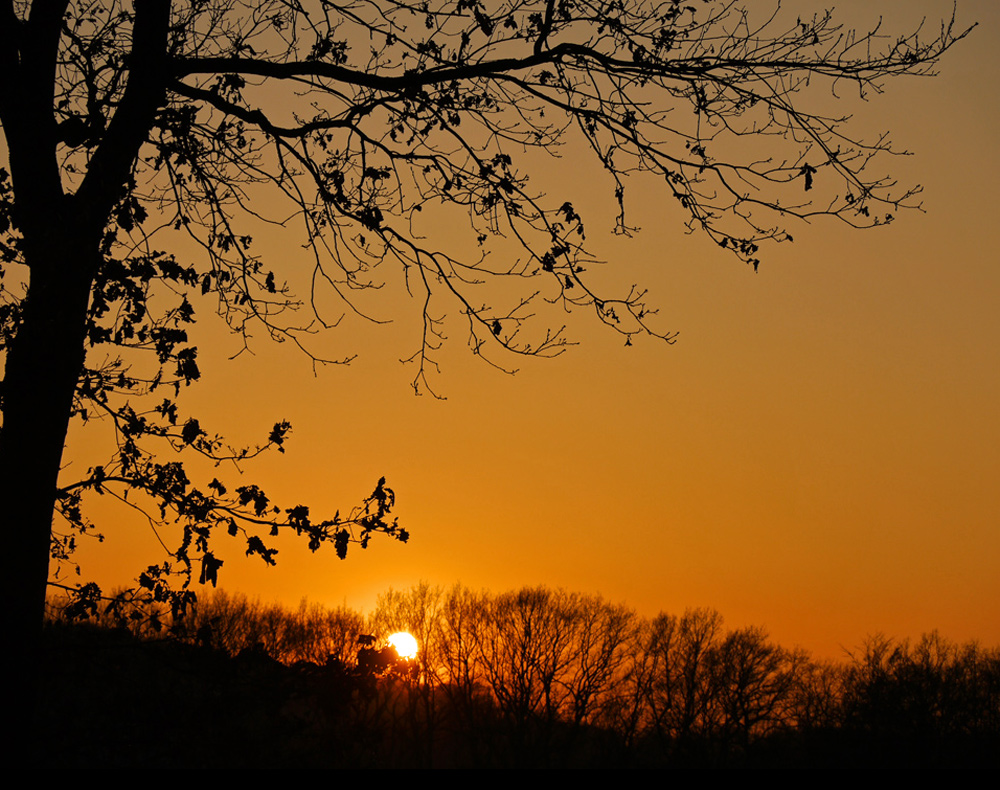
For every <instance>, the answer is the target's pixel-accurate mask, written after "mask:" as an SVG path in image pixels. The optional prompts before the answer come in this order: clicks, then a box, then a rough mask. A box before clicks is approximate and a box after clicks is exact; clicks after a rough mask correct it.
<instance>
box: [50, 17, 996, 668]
mask: <svg viewBox="0 0 1000 790" xmlns="http://www.w3.org/2000/svg"><path fill="white" fill-rule="evenodd" d="M825 5H826V4H825V3H822V2H818V1H817V0H800V2H794V3H790V4H789V5H788V7H790V8H792V9H793V10H794V11H795V12H798V11H799V8H800V7H801V13H802V14H803V15H806V14H810V15H811V13H813V12H815V11H818V10H820V9H822V8H823V7H825ZM836 5H837V7H838V9H842V10H843V11H844V12H845V13H846V14H847V15H848V17H849V18H851V19H854V18H857V19H859V20H864V19H871V17H872V12H870V11H868V12H867V14H866V12H865V9H866V8H868V7H870V6H877V8H878V9H880V10H881V11H882V12H884V13H885V14H886V25H887V27H888V29H891V30H897V29H898V30H899V31H900V32H902V30H903V29H904V28H910V27H913V26H914V24H915V23H917V22H919V20H920V18H921V17H922V16H924V15H926V16H927V17H928V18H929V23H930V24H932V25H933V24H935V22H934V20H935V19H938V18H940V17H941V16H943V15H948V14H950V11H951V2H947V1H945V0H896V1H895V2H889V1H887V0H881V1H880V2H879V3H877V4H872V3H867V2H865V3H862V2H858V1H857V0H855V1H854V2H847V3H837V4H836ZM958 20H959V23H964V24H971V23H972V22H979V27H978V29H977V30H976V31H974V32H973V34H972V35H971V36H970V37H969V38H968V39H967V40H966V41H964V42H962V43H961V44H960V45H959V46H958V47H957V48H956V49H955V50H953V51H952V52H951V53H950V54H949V56H947V57H946V58H945V59H944V61H943V62H942V64H941V66H940V76H938V77H937V78H934V79H904V80H901V81H890V82H888V83H887V85H886V87H887V91H886V93H885V94H884V95H882V96H873V97H871V100H870V101H869V102H868V103H867V104H862V103H860V102H858V101H856V100H853V101H850V100H848V101H845V103H844V105H843V107H842V111H843V112H853V113H856V118H855V120H856V122H857V128H858V129H859V130H862V131H864V132H867V133H869V134H874V133H878V132H881V131H886V130H888V131H890V132H891V136H892V139H893V140H894V141H895V142H896V143H897V145H898V146H899V147H900V148H902V149H906V150H909V151H911V152H912V153H913V156H911V157H908V158H900V159H897V160H894V161H893V162H891V163H888V165H891V167H892V172H893V174H894V175H895V176H897V177H898V178H899V179H900V181H902V182H911V183H912V182H915V183H920V184H922V185H923V187H924V193H923V195H922V200H923V207H924V211H925V213H919V212H916V211H911V212H903V213H902V214H901V215H900V216H899V218H898V220H897V221H896V222H894V223H893V224H891V225H890V226H888V227H886V228H877V229H874V230H870V231H852V230H850V229H848V228H846V227H845V226H843V225H842V224H840V223H837V222H836V221H834V220H829V221H817V222H815V223H813V224H811V225H805V224H801V223H800V224H793V225H790V226H789V227H788V230H789V232H791V234H792V235H793V236H794V237H795V242H794V244H790V245H789V244H785V245H780V246H776V247H773V248H769V249H767V250H765V255H764V260H763V263H762V265H761V267H760V271H759V273H758V274H756V275H755V274H754V273H753V271H752V269H750V268H749V267H747V266H744V265H742V264H740V263H739V262H738V261H736V260H735V258H733V257H732V256H730V255H728V254H727V253H725V252H724V251H722V250H720V249H719V248H718V247H716V246H715V245H713V244H712V243H711V242H710V241H708V240H707V239H706V238H703V237H700V236H697V235H695V236H687V235H685V234H684V232H683V231H684V228H683V225H682V222H681V217H680V215H679V214H678V212H677V211H676V210H675V209H674V206H673V205H672V203H673V201H670V203H668V202H667V201H666V200H664V199H663V198H662V196H661V195H660V194H659V193H658V192H657V190H656V185H654V184H649V183H644V182H637V183H635V184H633V185H632V186H631V187H630V189H631V192H632V197H631V205H630V210H631V211H632V214H631V220H632V222H633V224H635V225H638V226H640V227H641V228H642V230H641V232H640V233H638V234H636V235H635V237H634V238H631V239H627V238H622V237H615V236H613V235H612V233H611V230H612V224H613V218H614V217H613V214H612V213H611V212H612V209H613V200H612V187H611V186H609V185H607V184H606V182H604V181H602V180H601V178H600V174H599V173H598V171H597V170H596V169H595V170H594V171H593V172H592V173H590V172H589V171H586V170H585V169H583V168H584V165H582V164H581V163H579V162H576V161H566V160H564V161H563V163H562V166H557V165H547V166H546V168H545V169H544V170H543V171H542V172H539V174H538V176H537V179H536V180H537V183H538V185H539V187H540V188H545V189H546V191H548V192H550V193H551V194H553V195H561V194H563V193H564V192H565V191H566V190H571V191H574V192H575V191H576V190H579V195H578V196H577V197H575V198H574V199H575V201H576V202H577V204H578V205H577V207H578V209H583V210H584V211H585V214H584V216H585V219H586V220H587V228H588V241H590V242H591V247H592V248H593V250H594V252H595V253H596V254H597V256H598V257H600V258H603V259H605V260H607V261H609V262H610V263H609V265H608V267H607V270H608V273H609V276H612V275H613V276H614V277H615V278H617V279H615V280H614V281H615V282H620V283H622V284H624V285H625V286H627V285H628V284H630V283H631V282H633V281H638V282H640V283H641V284H642V285H644V286H646V287H647V288H648V289H649V292H650V296H651V301H652V302H654V303H655V304H656V305H657V306H658V307H659V308H660V314H659V319H660V321H661V322H662V323H661V326H662V327H663V328H664V329H665V330H676V331H679V332H680V335H679V338H678V342H677V344H676V345H673V346H667V345H666V344H663V343H658V342H656V341H653V340H642V341H639V342H636V343H635V344H634V345H633V346H632V347H631V348H625V347H623V343H622V339H621V338H620V337H619V336H617V335H613V334H611V333H608V332H606V331H602V330H601V327H598V326H594V325H593V322H591V321H589V320H587V318H588V317H587V316H584V315H582V314H581V315H571V316H568V317H564V316H563V315H561V314H558V313H554V314H553V317H552V321H553V322H554V323H557V324H559V323H562V322H563V321H564V320H565V321H567V323H568V324H569V327H570V331H571V334H572V337H573V338H574V339H576V340H579V341H580V345H579V346H576V347H574V348H572V349H571V350H570V351H569V352H568V353H566V354H565V355H563V356H561V357H559V358H558V359H554V360H548V361H546V360H509V363H510V364H511V365H516V366H517V367H519V368H520V370H519V372H518V373H517V375H515V376H508V375H504V374H502V373H500V372H498V371H496V370H494V369H493V368H490V367H488V366H486V365H484V364H482V362H480V361H478V360H476V359H474V358H472V356H471V355H470V354H469V353H468V351H467V350H466V348H465V332H464V331H463V327H462V324H461V321H460V320H459V317H458V316H454V318H455V320H454V321H453V322H452V323H450V324H449V337H450V341H451V342H450V344H449V345H448V346H447V347H446V349H445V351H444V353H443V354H442V355H441V362H442V373H441V375H440V376H439V377H437V378H436V379H435V385H436V386H437V389H438V390H439V392H440V393H441V394H443V395H445V396H446V398H447V399H446V400H437V399H435V398H433V397H430V396H427V395H425V396H423V397H415V396H414V394H413V390H412V389H411V388H410V387H409V382H410V380H411V379H412V377H413V375H414V371H413V368H412V367H408V366H404V365H401V364H400V363H399V359H400V358H401V357H407V356H409V355H410V354H411V353H412V352H413V351H414V350H415V348H416V343H417V342H418V334H417V333H418V331H419V315H420V314H419V305H418V304H417V303H415V302H412V301H407V300H405V299H402V298H398V294H396V293H395V292H393V290H392V286H390V288H389V293H388V295H387V296H386V298H385V302H383V303H380V302H377V301H376V302H372V304H377V305H379V316H380V317H385V318H390V317H392V318H394V319H395V322H394V323H392V324H389V325H372V324H367V323H365V322H362V321H357V320H355V321H352V320H350V319H347V320H345V322H344V323H343V324H342V325H341V327H340V328H338V329H337V330H334V331H333V332H332V333H331V335H330V336H329V337H327V338H324V339H322V341H321V348H323V349H328V350H329V352H330V353H331V354H336V355H345V354H353V353H357V354H359V357H358V359H357V361H356V362H354V363H353V364H352V365H350V366H347V367H335V368H326V369H323V370H321V371H320V372H319V375H317V376H314V375H313V370H312V367H311V366H310V364H309V362H308V360H307V359H305V358H303V357H302V356H300V355H298V354H296V353H295V352H294V350H293V349H291V348H290V347H289V346H288V344H285V345H283V346H276V345H273V344H270V343H269V342H267V340H266V339H265V338H263V337H260V338H258V339H257V340H256V342H255V343H254V344H253V346H252V349H253V351H254V355H252V356H251V355H249V354H244V355H241V356H240V357H238V358H237V359H235V360H230V359H229V357H230V356H232V355H233V354H234V353H236V352H237V351H238V350H239V348H240V344H239V343H238V342H237V341H236V339H234V338H230V337H227V336H226V335H225V334H224V333H223V332H222V331H221V329H220V326H219V322H217V321H215V320H214V318H213V317H212V316H210V315H207V314H206V315H204V316H203V317H202V321H201V324H200V328H199V330H198V331H199V333H200V334H199V337H198V344H199V349H200V354H201V360H202V362H201V368H202V371H203V379H202V381H201V382H200V383H199V384H198V385H197V386H196V387H194V388H192V389H191V391H190V392H189V393H186V394H185V396H184V401H183V402H184V404H185V405H186V406H187V407H188V408H189V409H190V411H191V412H192V413H193V414H195V415H196V416H197V417H198V418H199V419H200V420H201V423H202V425H203V426H206V427H210V429H211V430H212V431H218V432H220V433H223V434H225V435H227V436H228V437H229V438H230V439H232V440H233V441H238V442H241V443H252V442H254V441H257V440H258V439H260V438H263V437H264V436H266V434H267V432H268V431H269V429H270V426H271V425H272V424H273V423H274V422H275V421H277V420H279V419H287V420H289V421H290V422H291V423H292V425H293V427H294V431H293V434H292V437H291V440H290V442H289V444H288V446H287V452H286V453H285V454H284V455H281V456H279V455H277V454H274V455H273V456H270V457H268V458H266V459H262V460H259V461H257V462H254V463H253V464H248V465H247V466H246V468H245V470H244V475H243V479H244V481H254V482H259V483H260V484H261V485H263V486H264V487H265V488H266V489H268V491H269V493H271V494H272V496H273V498H274V499H275V500H279V501H281V502H283V503H286V504H287V505H289V506H290V505H292V504H296V503H298V502H303V503H308V504H310V505H311V506H312V508H313V511H314V512H315V513H316V514H317V515H319V514H321V513H324V512H328V513H332V512H333V511H334V510H335V509H337V508H341V509H345V508H348V507H350V506H351V505H352V504H354V503H356V502H358V501H360V499H361V498H362V497H363V496H364V495H366V494H368V493H369V492H370V491H371V489H372V488H373V486H374V484H375V482H376V481H377V480H378V478H379V477H380V476H382V475H385V476H386V477H387V478H388V482H389V485H390V486H392V487H393V488H394V489H395V491H396V493H397V496H398V508H397V512H398V515H399V517H400V519H401V522H402V523H404V524H405V526H406V527H407V529H409V531H410V532H411V534H412V539H411V541H410V543H409V544H408V545H405V546H404V545H401V544H398V543H392V542H390V541H388V540H375V541H373V543H372V545H371V547H370V548H369V549H368V550H367V551H364V552H362V551H359V550H357V549H354V550H352V551H351V552H350V553H349V555H348V559H347V560H346V561H345V562H341V561H339V560H338V559H337V558H336V556H335V554H334V552H333V551H332V547H328V550H324V551H321V552H320V553H318V554H316V555H311V554H310V553H309V552H308V551H307V550H306V548H305V545H304V543H303V544H302V545H298V544H297V543H295V542H294V541H282V542H281V543H280V546H279V547H280V550H281V551H280V554H279V555H278V558H277V559H278V565H277V567H275V568H268V567H264V566H263V563H261V562H259V560H255V561H251V560H249V559H246V558H244V557H243V556H242V555H243V550H244V544H243V543H242V542H240V541H235V540H230V539H228V538H227V537H226V536H219V539H218V540H219V544H218V545H219V548H220V551H219V552H218V553H219V555H220V556H221V557H222V558H223V559H224V560H225V566H224V567H223V569H222V570H221V571H220V583H221V586H223V587H225V588H227V589H229V590H240V591H243V592H247V593H249V594H251V595H259V596H260V597H261V598H262V599H264V600H273V599H277V600H280V601H283V602H285V603H288V604H289V605H292V606H294V605H296V604H297V603H298V602H299V600H300V599H302V598H305V597H308V598H309V599H310V600H311V601H316V602H320V603H324V604H329V605H337V604H341V603H345V602H346V603H347V604H348V605H350V606H353V607H356V608H359V609H368V608H370V607H371V606H372V605H373V604H374V600H375V597H376V595H377V594H378V593H379V592H381V591H384V590H385V589H387V588H388V587H390V586H391V587H394V588H404V587H408V586H410V585H412V584H415V583H416V582H418V581H419V580H427V581H429V582H431V583H432V584H440V585H444V586H448V585H451V584H452V583H454V582H462V583H464V584H465V585H467V586H469V587H473V588H481V587H485V588H490V589H492V590H495V591H500V590H506V589H510V588H515V587H518V586H521V585H534V584H546V585H549V586H551V587H564V588H567V589H569V590H574V591H580V592H587V593H601V594H602V595H604V596H605V597H606V598H608V599H611V600H613V601H624V602H627V603H628V604H630V605H631V606H633V607H635V608H636V609H638V610H639V611H640V612H641V613H643V614H647V615H654V614H656V613H657V612H658V611H661V610H666V611H670V612H681V611H683V610H684V609H685V608H686V607H689V606H711V607H714V608H716V609H718V610H719V611H720V612H721V613H722V614H723V615H724V617H725V618H726V622H727V623H728V624H729V625H731V626H739V625H746V624H761V625H764V626H765V627H766V628H767V629H768V630H769V631H770V633H771V634H772V635H773V636H774V637H775V638H776V639H777V640H779V641H780V642H782V643H783V644H785V645H788V646H792V645H801V646H803V647H805V648H807V649H810V650H812V651H814V652H816V653H818V654H819V655H823V656H831V657H836V656H838V655H840V654H841V653H842V649H843V648H845V647H847V648H849V647H852V646H855V645H857V644H859V643H860V641H861V640H862V639H863V638H864V636H865V635H867V634H871V633H874V632H876V631H882V632H884V633H886V634H889V635H894V636H900V637H907V636H909V637H913V636H917V635H919V634H920V633H921V632H923V631H928V630H930V629H933V628H937V629H939V630H940V631H941V632H942V633H943V634H944V635H945V636H946V637H949V638H952V639H959V640H965V639H971V638H977V639H980V640H982V641H983V642H985V643H988V644H994V645H995V644H998V643H1000V573H998V568H1000V407H998V404H1000V364H998V351H1000V266H998V261H1000V256H998V253H997V241H996V232H997V228H998V224H1000V223H998V220H997V206H998V200H997V197H996V194H997V188H998V185H1000V153H998V146H997V144H996V143H997V139H998V129H1000V92H998V91H997V90H996V86H997V85H998V84H1000V51H998V50H1000V46H998V45H1000V4H997V3H996V2H994V0H959V2H958ZM270 243H271V244H272V245H273V246H274V254H275V255H279V256H285V257H287V259H288V261H289V263H288V265H289V266H294V265H296V256H297V255H298V254H299V251H298V247H297V246H296V245H295V239H294V237H293V236H289V237H287V238H275V239H272V240H270ZM303 265H305V264H303ZM387 276H388V277H393V278H395V276H396V275H395V273H392V274H387ZM398 290H399V289H398V284H397V287H396V291H398ZM99 433H100V430H96V431H95V430H89V431H88V432H87V433H86V434H81V433H79V432H77V433H76V434H74V435H73V436H72V437H71V446H70V451H69V453H68V455H67V460H68V461H69V462H70V463H75V464H79V465H82V464H84V463H86V461H85V460H83V459H84V458H85V457H87V455H88V452H89V451H90V450H91V449H92V448H94V447H98V446H99V441H100V437H99V436H98V434H99ZM74 459H75V460H74ZM227 474H228V479H230V480H231V481H233V482H234V483H235V484H239V483H238V482H237V478H236V477H235V476H234V475H233V474H231V473H227ZM118 518H119V516H117V515H112V516H111V519H112V521H111V522H110V523H109V524H108V526H107V527H106V528H105V532H106V533H107V535H108V541H107V543H105V544H104V545H103V546H101V547H100V549H99V551H92V550H91V549H90V548H89V547H87V548H85V549H84V550H82V552H81V555H80V557H81V559H82V560H83V561H84V562H85V565H84V570H85V574H88V573H89V575H91V576H93V577H96V578H97V579H98V580H99V581H100V582H102V583H103V584H104V585H105V586H109V587H110V586H113V585H114V584H124V583H127V582H128V581H129V580H130V579H132V578H133V577H134V576H135V575H136V573H138V571H139V570H140V569H141V568H142V567H143V566H144V565H146V564H149V563H151V562H156V561H161V560H162V559H163V555H162V551H161V550H159V549H158V547H157V544H156V541H155V538H154V537H153V536H152V535H151V534H150V532H149V530H148V528H144V527H143V526H142V524H140V523H135V522H133V523H130V524H128V525H126V524H125V523H124V521H123V522H122V523H118V521H116V519H118Z"/></svg>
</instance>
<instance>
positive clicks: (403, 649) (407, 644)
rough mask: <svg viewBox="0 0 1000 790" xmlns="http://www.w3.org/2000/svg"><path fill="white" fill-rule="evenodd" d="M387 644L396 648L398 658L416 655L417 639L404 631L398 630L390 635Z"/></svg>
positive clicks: (414, 656)
mask: <svg viewBox="0 0 1000 790" xmlns="http://www.w3.org/2000/svg"><path fill="white" fill-rule="evenodd" d="M389 644H390V645H392V646H393V647H394V648H396V652H397V653H398V654H399V657H400V658H416V657H417V640H416V639H414V638H413V637H412V636H411V635H410V634H408V633H406V631H399V632H397V633H395V634H393V635H392V636H390V637H389Z"/></svg>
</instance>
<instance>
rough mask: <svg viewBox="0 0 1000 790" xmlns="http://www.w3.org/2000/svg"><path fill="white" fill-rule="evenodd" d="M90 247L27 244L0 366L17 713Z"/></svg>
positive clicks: (79, 336)
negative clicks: (21, 286) (26, 265)
mask: <svg viewBox="0 0 1000 790" xmlns="http://www.w3.org/2000/svg"><path fill="white" fill-rule="evenodd" d="M53 213H54V214H55V213H57V212H53ZM52 224H53V226H54V225H55V223H52ZM26 241H28V240H27V239H26ZM87 241H88V240H87V239H85V238H84V237H83V234H81V233H79V232H74V230H73V229H72V228H67V227H66V226H65V225H62V226H61V227H51V228H50V230H49V233H48V234H46V237H45V238H43V239H42V240H41V241H40V242H37V241H36V243H34V244H30V245H28V244H26V247H27V248H28V250H29V253H28V256H27V257H28V258H30V261H29V262H30V263H31V267H32V269H31V282H30V286H29V291H28V294H27V297H26V298H25V301H24V312H23V316H22V322H21V325H20V326H19V327H18V330H17V334H16V336H15V337H14V339H13V340H12V342H11V344H10V346H9V347H8V349H7V359H6V365H5V369H4V379H3V427H2V429H0V502H2V503H3V546H4V548H5V550H6V551H7V552H9V553H8V555H7V558H8V563H7V568H6V569H5V572H4V574H3V578H4V587H5V588H6V590H5V594H4V604H5V607H6V619H7V623H6V626H5V629H4V631H5V634H6V637H7V639H8V640H9V641H8V644H9V645H10V646H11V647H12V648H14V646H17V648H15V649H16V655H15V656H14V660H15V662H16V664H21V662H23V664H22V665H21V666H19V667H16V669H20V670H21V672H20V674H13V675H11V677H12V678H16V679H15V680H13V681H12V684H13V685H14V691H15V696H17V697H20V698H21V699H20V700H16V701H15V709H16V708H20V707H21V705H23V706H24V708H23V709H22V710H23V711H24V715H28V711H30V710H31V709H32V702H33V698H34V694H35V689H36V684H37V681H38V678H37V677H36V674H37V671H36V667H37V664H38V649H39V640H40V636H41V628H42V618H43V613H44V606H45V593H46V585H47V582H48V569H49V551H50V540H51V530H52V518H53V508H54V505H55V501H56V493H57V486H58V476H59V468H60V463H61V460H62V453H63V447H64V445H65V441H66V431H67V428H68V425H69V419H70V415H71V413H72V410H73V397H74V392H75V390H76V385H77V381H78V379H79V377H80V373H81V371H82V369H83V362H84V339H85V335H86V327H87V307H88V302H89V297H90V288H91V284H92V281H93V277H94V273H95V271H96V265H95V261H96V260H98V258H97V254H98V248H97V244H96V240H90V244H89V245H88V244H87ZM88 246H89V248H90V249H91V250H93V252H92V253H90V254H87V253H86V252H85V250H87V248H88ZM11 652H15V651H14V650H12V651H11ZM18 702H20V703H21V704H17V703H18Z"/></svg>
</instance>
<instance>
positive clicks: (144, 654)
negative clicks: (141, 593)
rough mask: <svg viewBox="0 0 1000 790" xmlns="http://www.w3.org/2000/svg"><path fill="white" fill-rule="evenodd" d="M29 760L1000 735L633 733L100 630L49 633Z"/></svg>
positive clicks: (890, 743) (754, 754) (920, 746)
mask: <svg viewBox="0 0 1000 790" xmlns="http://www.w3.org/2000/svg"><path fill="white" fill-rule="evenodd" d="M43 677H44V687H43V689H42V692H41V701H40V705H39V714H38V717H37V721H36V723H35V727H34V730H35V737H34V739H33V740H34V746H33V747H32V748H33V751H32V754H31V759H30V762H32V763H34V765H35V766H36V767H42V768H87V767H113V768H140V767H141V768H174V767H178V768H179V767H185V768H224V767H250V768H293V767H296V768H300V767H327V768H394V767H556V768H558V767H570V768H572V767H613V768H638V767H662V768H669V767H744V768H754V767H789V768H816V767H893V766H897V767H958V768H961V767H989V768H998V767H1000V738H998V737H997V734H996V733H993V734H989V733H987V734H982V733H980V734H974V735H969V734H967V733H966V734H962V733H958V734H955V733H953V734H950V735H947V734H942V733H943V732H946V730H944V729H940V730H938V731H936V732H928V731H926V730H925V731H923V732H914V731H907V730H906V728H905V727H903V728H902V729H900V726H899V723H898V722H896V723H892V726H891V727H887V726H874V725H873V724H872V723H870V722H869V723H867V724H865V723H860V724H856V725H854V726H850V727H846V726H845V727H836V728H825V729H812V730H809V731H800V730H798V729H794V728H789V729H788V730H787V731H785V732H783V733H781V734H779V735H775V736H773V737H770V738H767V739H761V740H759V741H757V742H755V743H753V744H749V745H747V744H734V743H732V742H725V741H723V740H720V739H718V738H711V739H710V738H701V739H699V740H692V741H690V742H688V743H684V744H680V743H666V742H663V741H656V740H655V739H651V738H646V739H643V740H640V741H637V742H634V743H625V742H623V740H622V739H621V738H620V737H619V736H617V735H616V734H614V733H610V732H606V731H601V730H598V729H596V728H580V727H576V728H573V727H569V726H566V725H556V726H553V725H552V724H551V723H550V724H549V725H545V724H544V723H542V722H538V721H534V720H528V721H520V722H514V721H511V720H510V718H509V717H505V716H503V715H502V714H501V713H500V712H499V711H498V710H497V709H495V708H493V707H491V706H490V705H489V704H486V703H484V705H483V706H482V707H481V708H480V709H479V710H478V711H477V712H476V717H477V718H475V719H474V720H470V719H469V718H468V715H469V712H468V711H456V710H454V709H452V708H450V707H449V705H448V703H447V694H445V693H442V691H441V690H440V689H439V690H438V691H437V692H435V694H434V695H431V694H429V693H428V692H426V691H425V690H422V689H421V688H420V687H419V684H415V683H414V682H413V681H412V679H407V678H405V677H400V676H395V677H393V676H391V675H387V676H385V677H379V676H377V675H375V674H372V673H371V672H368V673H364V672H361V671H359V670H358V669H357V668H353V667H352V668H346V667H343V666H340V665H336V664H331V665H330V666H327V667H319V666H316V665H298V666H296V667H287V666H284V665H283V664H280V663H279V662H277V661H274V660H273V659H270V658H268V657H266V656H264V655H260V654H254V653H252V652H245V653H244V654H242V655H240V656H237V657H235V658H231V657H229V656H227V655H225V654H224V653H221V652H218V651H213V650H209V649H207V648H201V647H197V646H193V645H190V644H180V643H176V642H170V641H155V642H141V641H139V640H137V639H135V638H133V637H131V636H130V635H129V634H127V633H123V632H115V631H109V630H102V629H96V628H92V627H81V626H75V627H67V626H57V627H51V628H49V629H48V631H47V644H46V653H45V660H44V666H43Z"/></svg>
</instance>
